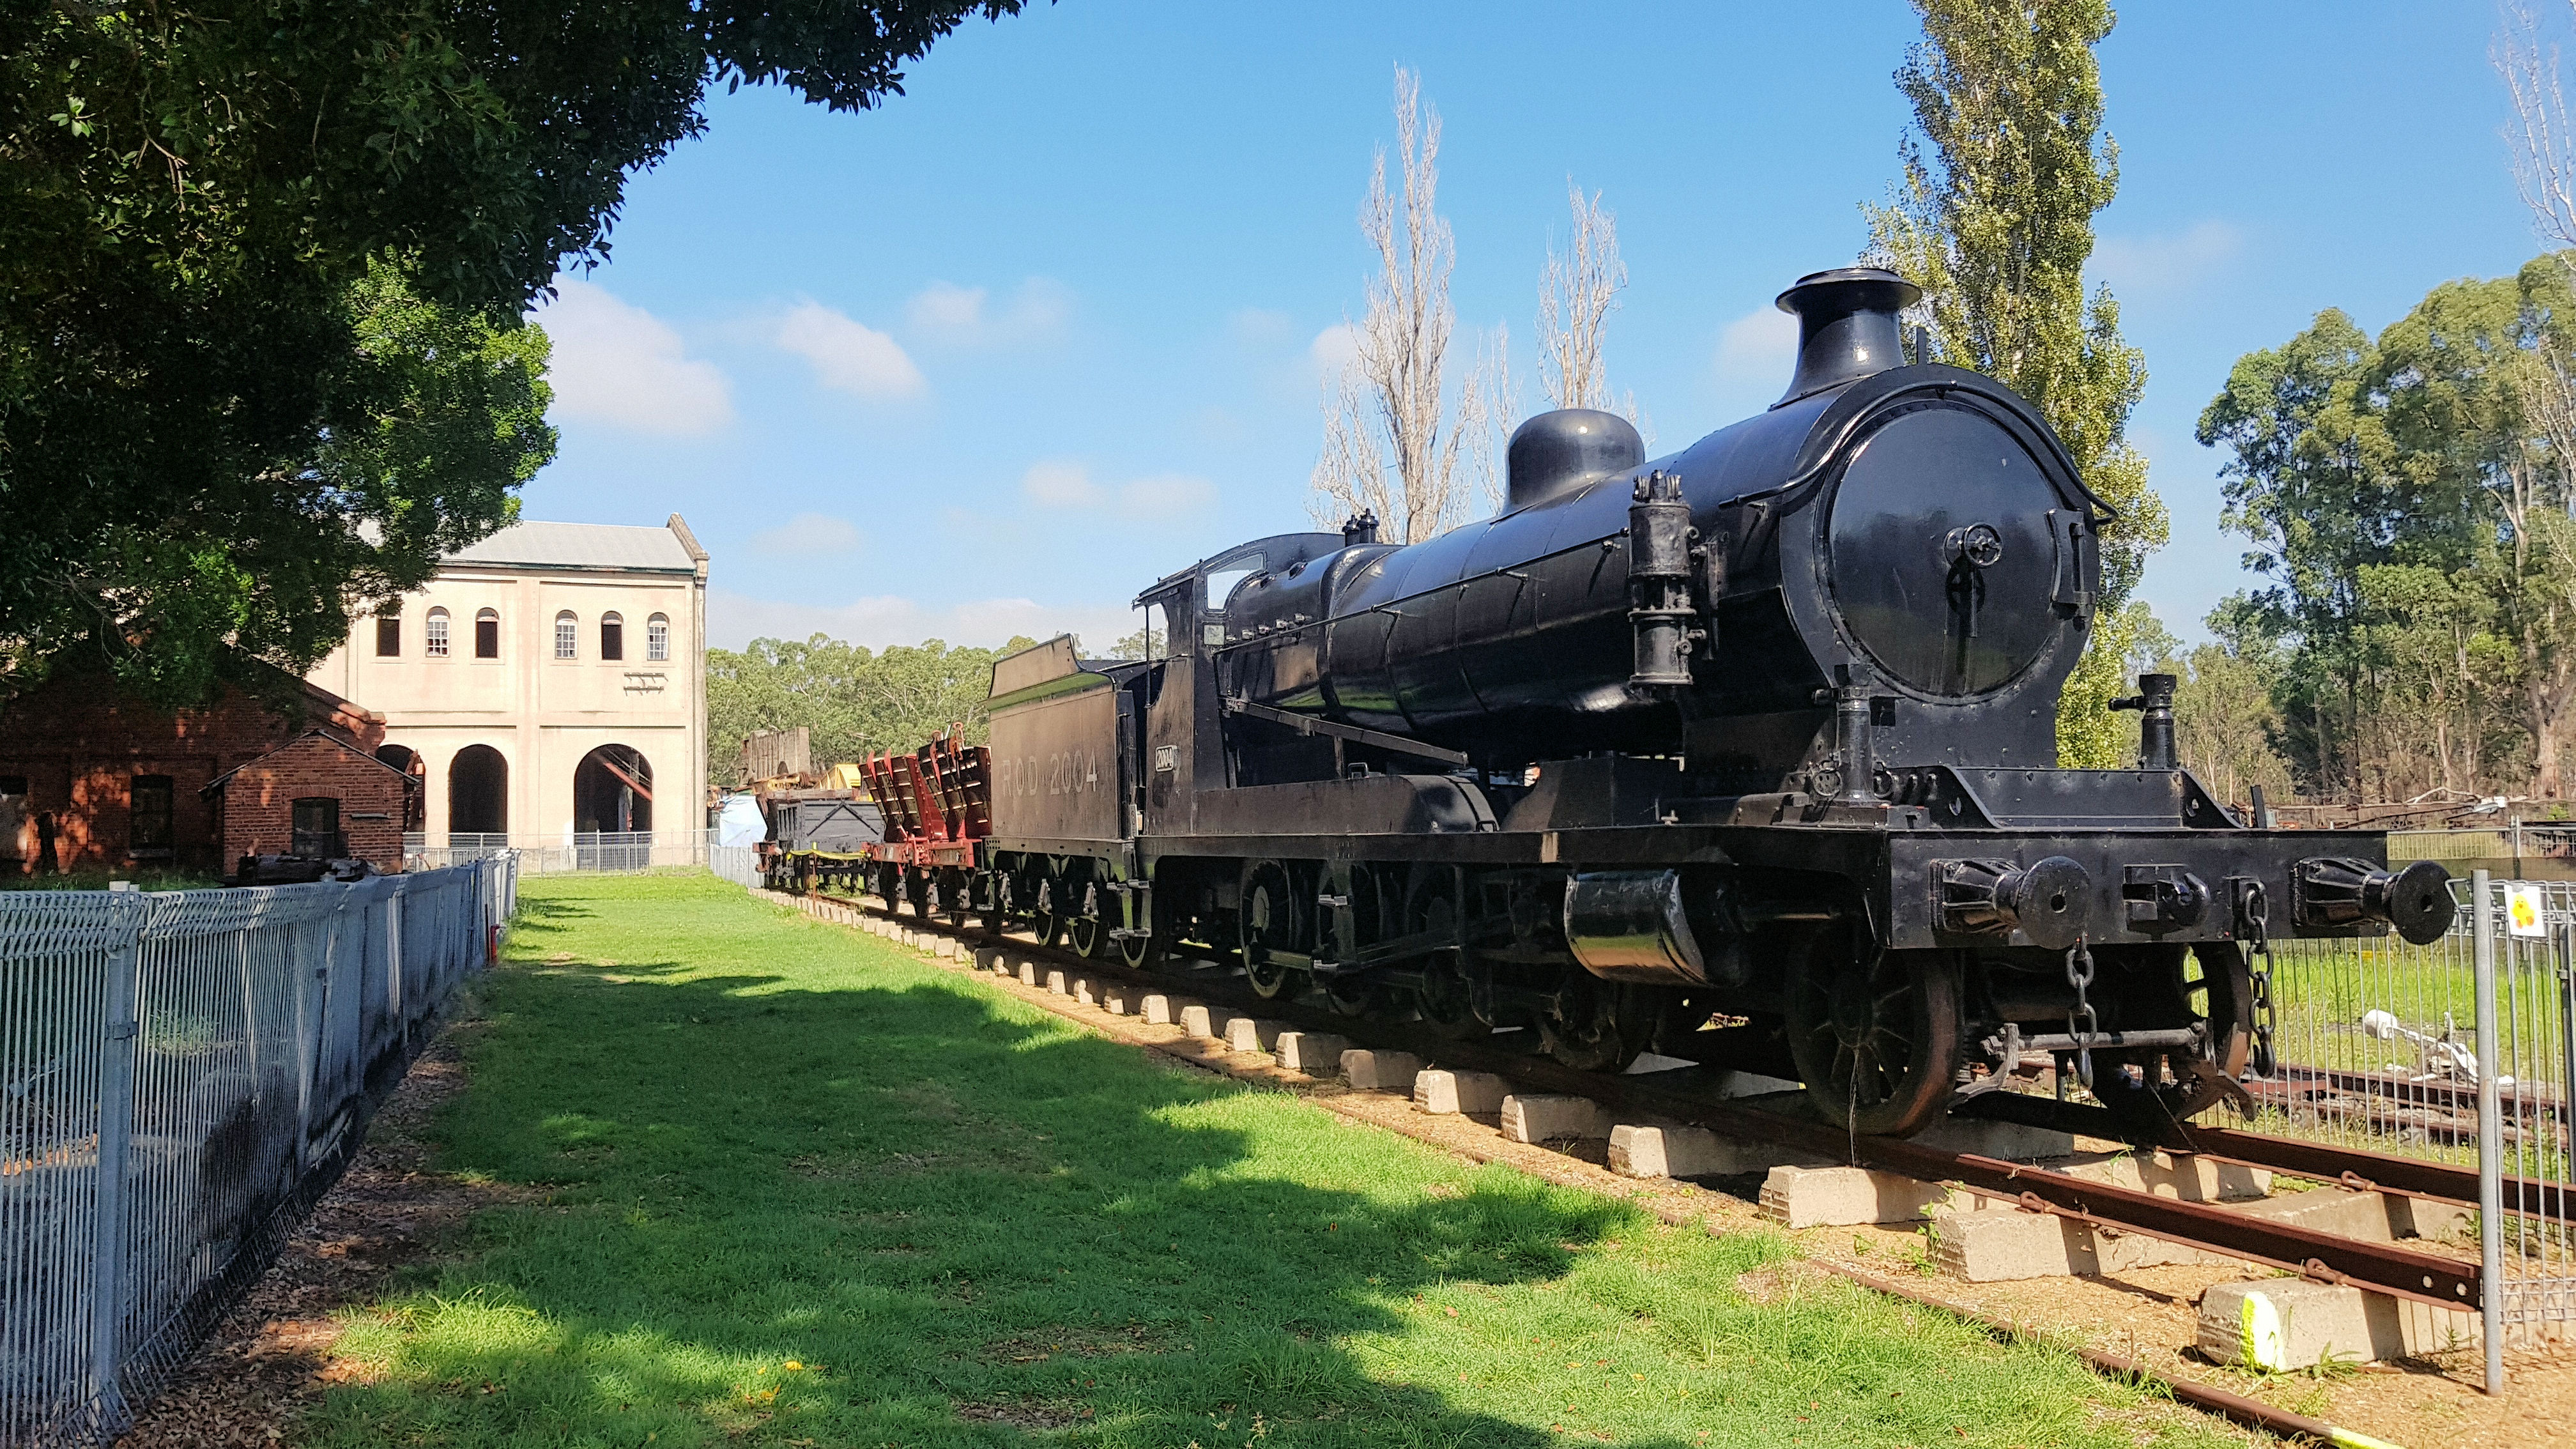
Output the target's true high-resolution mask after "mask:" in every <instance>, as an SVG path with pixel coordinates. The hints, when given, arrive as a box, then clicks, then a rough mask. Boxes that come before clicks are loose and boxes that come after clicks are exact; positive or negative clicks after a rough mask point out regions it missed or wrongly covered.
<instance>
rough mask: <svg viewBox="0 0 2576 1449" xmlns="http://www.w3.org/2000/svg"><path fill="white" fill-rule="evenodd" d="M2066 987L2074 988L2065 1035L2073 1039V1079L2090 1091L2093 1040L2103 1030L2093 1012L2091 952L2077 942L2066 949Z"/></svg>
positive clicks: (2091, 1085) (2100, 1021)
mask: <svg viewBox="0 0 2576 1449" xmlns="http://www.w3.org/2000/svg"><path fill="white" fill-rule="evenodd" d="M2066 984H2067V985H2069V986H2072V987H2074V988H2075V1005H2074V1006H2073V1007H2071V1008H2069V1009H2068V1010H2067V1013H2066V1034H2067V1035H2068V1036H2071V1037H2073V1038H2075V1079H2076V1080H2077V1081H2079V1082H2082V1083H2083V1084H2084V1090H2086V1091H2088V1092H2089V1091H2091V1090H2093V1037H2094V1035H2095V1034H2096V1033H2097V1032H2099V1031H2100V1030H2101V1029H2102V1019H2101V1018H2100V1017H2099V1016H2098V1015H2096V1014H2095V1013H2094V1010H2093V1002H2092V1000H2091V995H2090V993H2091V991H2092V988H2093V953H2092V952H2091V951H2089V950H2087V949H2085V946H2084V942H2083V941H2081V940H2078V941H2077V942H2076V943H2075V944H2074V945H2072V946H2069V947H2067V948H2066Z"/></svg>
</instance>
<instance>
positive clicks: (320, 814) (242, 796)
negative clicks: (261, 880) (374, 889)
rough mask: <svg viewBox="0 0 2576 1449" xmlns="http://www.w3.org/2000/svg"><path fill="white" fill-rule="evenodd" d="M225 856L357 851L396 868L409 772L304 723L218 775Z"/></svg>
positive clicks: (323, 855)
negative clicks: (295, 734)
mask: <svg viewBox="0 0 2576 1449" xmlns="http://www.w3.org/2000/svg"><path fill="white" fill-rule="evenodd" d="M204 793H206V794H208V795H211V796H213V797H215V800H216V805H217V809H216V817H217V818H218V819H219V820H220V821H221V822H222V829H223V850H224V858H225V859H226V860H232V861H239V860H241V859H242V858H244V857H246V856H254V855H301V856H309V857H316V858H319V859H323V860H335V859H338V858H340V857H343V856H352V855H354V856H356V857H358V858H359V859H361V860H371V861H374V862H375V863H376V864H377V865H378V866H379V867H381V868H382V869H385V870H399V869H401V862H402V853H403V849H402V844H403V839H402V838H403V825H404V823H405V815H406V806H407V805H408V803H409V799H410V797H411V794H412V780H411V777H410V776H409V775H408V774H407V773H405V772H404V771H403V770H402V769H401V768H400V767H398V766H396V765H393V764H391V763H388V762H387V761H384V760H380V759H378V758H376V757H375V756H374V755H371V754H368V753H367V752H366V751H364V750H362V749H360V748H358V747H357V746H356V745H354V744H351V743H350V742H349V741H348V740H346V739H344V738H342V737H341V736H339V735H336V734H333V733H331V732H330V731H329V730H325V729H315V730H308V731H306V732H305V733H304V734H303V735H302V736H300V737H299V738H297V739H294V740H291V741H289V742H288V743H286V744H283V745H280V746H278V747H277V748H276V749H273V750H271V751H269V752H268V753H267V754H264V755H262V756H260V757H259V758H257V759H255V760H249V761H245V762H244V763H242V764H238V765H235V766H233V767H232V768H231V769H229V770H226V771H225V772H224V773H222V774H220V775H217V776H216V777H215V778H214V779H213V780H212V781H210V782H209V783H208V784H207V785H206V788H205V792H204Z"/></svg>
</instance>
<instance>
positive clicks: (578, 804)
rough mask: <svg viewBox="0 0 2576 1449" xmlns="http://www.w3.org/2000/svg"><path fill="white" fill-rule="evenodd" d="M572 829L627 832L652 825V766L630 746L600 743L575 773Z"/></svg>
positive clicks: (641, 829) (614, 832)
mask: <svg viewBox="0 0 2576 1449" xmlns="http://www.w3.org/2000/svg"><path fill="white" fill-rule="evenodd" d="M572 828H573V829H574V830H575V831H578V832H580V833H581V834H584V835H588V834H590V833H591V832H593V831H599V832H602V833H606V834H621V835H622V834H625V833H628V832H630V831H649V830H651V829H652V828H653V765H652V762H651V761H649V760H647V759H645V758H644V754H643V752H642V751H641V750H637V749H635V748H633V747H631V746H628V745H601V746H600V747H599V748H598V749H595V750H593V751H591V752H590V753H589V754H587V755H584V756H582V757H581V764H580V765H579V766H578V767H577V768H575V769H574V770H573V772H572Z"/></svg>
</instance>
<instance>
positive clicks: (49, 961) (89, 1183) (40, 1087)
mask: <svg viewBox="0 0 2576 1449" xmlns="http://www.w3.org/2000/svg"><path fill="white" fill-rule="evenodd" d="M139 915H140V903H139V902H137V903H131V904H129V903H126V902H114V903H103V902H100V901H99V900H97V898H95V897H89V898H76V897H74V896H72V895H70V894H68V893H56V892H43V893H33V892H31V893H26V894H21V895H13V896H6V897H0V971H5V973H6V977H5V981H0V1089H5V1094H6V1095H5V1096H0V1295H6V1303H5V1305H0V1306H4V1307H5V1310H6V1311H5V1312H0V1439H5V1440H6V1441H7V1442H11V1443H39V1442H45V1441H48V1440H52V1441H72V1440H78V1439H83V1438H89V1437H95V1436H97V1435H99V1434H101V1433H102V1432H104V1431H105V1430H106V1429H107V1428H108V1427H109V1426H108V1424H107V1423H106V1422H105V1421H104V1420H103V1419H102V1417H101V1414H100V1410H101V1405H100V1403H99V1401H98V1400H99V1396H98V1393H97V1374H96V1371H97V1367H98V1364H97V1357H98V1354H97V1348H98V1342H99V1334H98V1332H97V1328H98V1322H97V1320H98V1300H99V1296H100V1294H99V1287H100V1285H99V1282H98V1275H97V1270H98V1266H99V1253H98V1248H99V1242H98V1238H99V1233H100V1222H99V1218H98V1207H99V1202H98V1153H99V1126H100V1116H101V1113H100V1110H99V1106H100V1095H101V1085H102V1084H101V1077H102V1075H103V1066H104V1062H105V1057H106V1051H105V1047H106V1044H107V1019H108V981H109V977H110V974H111V969H112V968H113V967H114V966H116V965H117V958H118V946H119V942H120V940H121V939H122V940H125V941H130V940H131V937H132V934H133V919H131V918H139ZM120 916H123V917H126V918H129V919H120ZM130 962H131V958H130V956H129V957H128V958H127V964H128V965H129V966H130Z"/></svg>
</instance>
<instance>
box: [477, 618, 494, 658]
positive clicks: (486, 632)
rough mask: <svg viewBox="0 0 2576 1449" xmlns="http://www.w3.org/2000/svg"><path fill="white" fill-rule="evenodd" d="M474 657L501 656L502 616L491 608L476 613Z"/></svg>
mask: <svg viewBox="0 0 2576 1449" xmlns="http://www.w3.org/2000/svg"><path fill="white" fill-rule="evenodd" d="M474 657H475V658H477V659H498V658H500V657H501V616H500V615H499V614H497V613H495V612H493V611H492V610H490V609H482V610H478V611H477V612H476V613H475V615H474Z"/></svg>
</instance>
